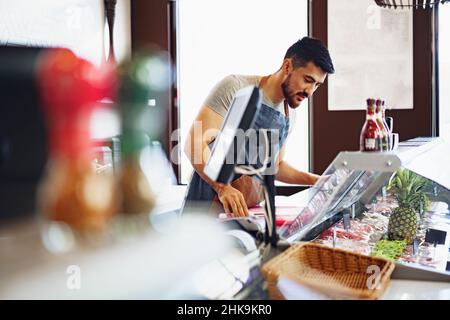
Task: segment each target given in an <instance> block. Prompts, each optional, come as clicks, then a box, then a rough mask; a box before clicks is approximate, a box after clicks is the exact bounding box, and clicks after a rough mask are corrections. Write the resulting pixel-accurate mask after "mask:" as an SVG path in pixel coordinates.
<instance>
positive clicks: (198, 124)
mask: <svg viewBox="0 0 450 320" xmlns="http://www.w3.org/2000/svg"><path fill="white" fill-rule="evenodd" d="M223 120H224V119H223V117H222V116H220V115H219V114H218V113H216V112H214V111H213V110H211V108H209V107H207V106H203V107H202V108H201V110H200V112H199V114H198V115H197V118H196V119H195V121H194V123H193V125H192V126H191V128H190V130H189V133H188V137H187V140H186V145H185V148H184V151H185V153H186V155H187V157H188V158H189V160H190V161H191V164H192V166H193V167H194V169H195V171H196V172H197V173H198V174H199V175H200V177H201V178H202V179H203V180H205V181H206V183H208V184H209V185H210V186H211V187H212V188H213V189H214V191H216V193H217V195H218V198H219V200H220V202H221V203H222V204H223V206H224V209H225V212H226V213H232V214H234V215H236V216H247V215H248V208H247V205H246V203H245V199H244V197H243V195H242V193H241V192H240V191H239V190H237V189H235V188H233V187H232V186H231V185H224V184H221V183H218V182H216V181H213V180H211V179H210V178H209V177H208V176H207V175H206V174H205V173H204V169H205V166H206V163H207V162H208V159H209V157H210V156H211V151H210V149H209V146H208V144H209V143H210V142H211V141H213V140H214V139H215V138H216V136H217V134H218V133H219V132H220V128H221V127H222V123H223Z"/></svg>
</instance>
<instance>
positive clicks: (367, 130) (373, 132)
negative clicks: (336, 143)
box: [359, 99, 382, 152]
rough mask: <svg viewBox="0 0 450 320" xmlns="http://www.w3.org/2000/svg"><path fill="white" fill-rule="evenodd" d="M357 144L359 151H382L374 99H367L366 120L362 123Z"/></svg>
mask: <svg viewBox="0 0 450 320" xmlns="http://www.w3.org/2000/svg"><path fill="white" fill-rule="evenodd" d="M359 146H360V151H365V152H377V151H382V149H381V130H380V127H379V126H378V124H377V120H376V106H375V100H374V99H367V113H366V122H365V123H364V125H363V127H362V130H361V134H360V139H359Z"/></svg>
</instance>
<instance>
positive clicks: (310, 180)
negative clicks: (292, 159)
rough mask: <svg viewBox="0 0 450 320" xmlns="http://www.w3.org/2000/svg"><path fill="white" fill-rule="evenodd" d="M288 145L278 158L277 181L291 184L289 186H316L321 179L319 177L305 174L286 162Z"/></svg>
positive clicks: (283, 148)
mask: <svg viewBox="0 0 450 320" xmlns="http://www.w3.org/2000/svg"><path fill="white" fill-rule="evenodd" d="M285 147H286V144H285V145H283V147H282V148H281V151H280V154H279V156H278V161H277V162H278V172H277V175H276V179H277V180H278V181H281V182H285V183H289V184H302V185H314V184H315V183H316V181H317V180H318V179H319V178H320V176H319V175H317V174H313V173H309V172H303V171H300V170H297V169H296V168H294V167H293V166H291V165H290V164H289V163H287V162H286V161H284V160H283V159H284V154H285V151H286V150H285V149H286V148H285Z"/></svg>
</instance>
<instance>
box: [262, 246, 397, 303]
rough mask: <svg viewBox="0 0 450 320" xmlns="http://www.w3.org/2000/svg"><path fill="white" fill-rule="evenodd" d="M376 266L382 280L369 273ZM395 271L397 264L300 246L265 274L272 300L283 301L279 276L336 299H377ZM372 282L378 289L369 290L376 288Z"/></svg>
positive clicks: (265, 269)
mask: <svg viewBox="0 0 450 320" xmlns="http://www.w3.org/2000/svg"><path fill="white" fill-rule="evenodd" d="M374 265H375V266H378V267H379V271H380V273H379V276H380V277H379V278H375V277H374V271H373V269H369V267H370V266H374ZM372 268H373V267H372ZM394 268H395V264H394V263H393V262H392V261H389V260H386V259H382V258H375V257H368V256H364V255H361V254H357V253H353V252H349V251H345V250H342V249H333V248H330V247H326V246H324V245H320V244H315V243H300V244H295V245H293V246H292V247H290V248H289V249H287V250H286V251H285V252H283V253H282V254H280V255H279V256H277V257H275V258H274V259H272V260H270V261H269V262H268V263H266V264H265V265H264V266H263V268H262V272H263V275H264V277H265V279H266V281H267V285H268V293H269V298H270V299H276V300H279V299H284V296H283V295H282V294H281V293H280V292H279V290H278V289H277V282H278V277H279V276H284V277H287V278H289V279H291V280H294V281H295V282H297V283H299V284H301V285H303V286H306V287H308V288H310V289H313V290H316V291H317V292H320V293H323V294H325V295H327V296H329V297H331V298H335V299H377V298H379V297H380V296H381V295H382V294H383V293H384V291H385V290H386V289H387V287H388V285H389V281H390V276H391V273H392V271H393V270H394ZM374 269H376V267H375V268H374ZM368 270H369V271H368ZM370 270H372V272H370ZM369 277H371V278H370V279H369ZM373 280H378V285H377V286H376V288H373V289H370V288H369V287H371V286H369V285H368V283H369V284H374V283H375V282H374V281H373ZM375 284H376V283H375Z"/></svg>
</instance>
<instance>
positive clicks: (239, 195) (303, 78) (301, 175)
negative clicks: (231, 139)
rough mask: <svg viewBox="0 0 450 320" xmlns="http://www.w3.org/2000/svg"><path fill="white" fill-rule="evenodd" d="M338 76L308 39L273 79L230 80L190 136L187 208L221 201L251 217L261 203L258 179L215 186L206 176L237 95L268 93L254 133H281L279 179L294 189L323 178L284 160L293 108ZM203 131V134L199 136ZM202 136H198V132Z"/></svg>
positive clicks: (228, 208)
mask: <svg viewBox="0 0 450 320" xmlns="http://www.w3.org/2000/svg"><path fill="white" fill-rule="evenodd" d="M332 73H334V67H333V63H332V61H331V57H330V54H329V52H328V50H327V49H326V48H325V46H324V45H323V44H322V43H321V42H320V41H319V40H317V39H313V38H309V37H304V38H303V39H301V40H299V41H297V42H296V43H294V44H293V45H292V46H291V47H290V48H289V49H288V50H287V52H286V55H285V57H284V60H283V63H282V65H281V68H280V69H279V70H278V71H276V72H275V73H273V74H271V75H268V76H243V75H230V76H228V77H226V78H224V79H223V80H222V81H220V82H219V83H218V84H217V85H216V86H215V87H214V89H213V90H212V91H211V93H210V94H209V96H208V97H207V99H206V101H205V103H204V105H203V107H202V108H201V110H200V112H199V114H198V116H197V118H196V120H195V122H194V125H193V126H192V127H191V129H190V132H189V134H188V138H187V143H186V146H185V152H186V154H187V156H188V158H189V159H190V161H191V163H192V165H193V167H194V169H195V172H194V173H193V176H192V179H191V182H190V184H189V186H188V193H187V196H186V202H185V207H186V205H187V204H188V203H189V202H199V201H209V202H211V201H213V202H214V200H215V202H220V203H221V204H222V205H223V209H224V211H225V212H226V213H229V214H232V215H234V216H237V217H238V216H247V215H248V207H250V206H253V205H255V204H257V203H259V202H260V201H261V200H262V193H261V190H262V187H261V185H260V184H258V182H257V181H256V179H252V178H251V177H248V176H241V177H240V178H239V179H237V180H235V181H233V182H232V183H231V184H229V185H223V184H220V183H217V182H215V181H212V180H211V179H209V178H208V177H207V176H206V175H205V174H204V173H203V170H204V167H205V165H206V163H207V161H208V159H209V156H210V144H211V143H212V142H214V140H215V138H216V134H214V132H215V133H218V132H219V130H220V128H221V126H222V123H223V120H224V118H225V116H226V114H227V112H228V108H229V106H230V104H231V102H232V100H233V97H234V94H235V92H236V91H237V90H239V89H241V88H244V87H247V86H259V88H260V89H261V90H262V92H263V97H262V105H261V110H260V112H259V114H258V116H257V118H256V120H255V126H254V129H256V130H259V129H271V130H279V133H280V134H279V136H280V140H279V150H281V151H280V153H279V155H278V158H277V164H278V165H277V168H278V171H277V173H276V179H277V180H279V181H282V182H285V183H290V184H303V185H313V184H314V183H315V182H316V181H317V179H318V178H319V176H317V175H315V174H311V173H307V172H302V171H299V170H297V169H295V168H294V167H292V166H291V165H289V164H288V163H286V162H285V161H284V160H283V155H284V152H285V146H284V142H285V140H286V137H287V135H288V132H289V126H290V123H289V108H292V109H296V108H298V107H299V106H300V104H301V102H302V101H303V100H304V99H306V98H309V97H311V96H312V95H313V93H314V92H315V91H316V89H317V88H318V87H319V86H320V85H321V84H322V83H323V82H324V81H325V78H326V77H327V75H328V74H332ZM195 126H201V130H202V132H203V133H205V132H208V133H211V132H213V134H198V128H197V129H195V128H194V127H195ZM196 132H197V133H196Z"/></svg>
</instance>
